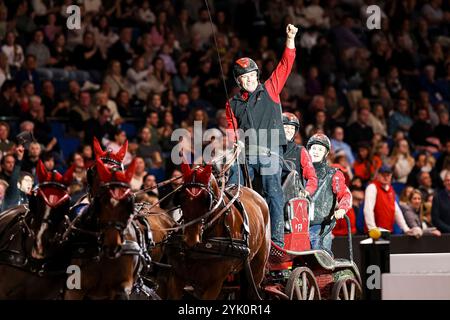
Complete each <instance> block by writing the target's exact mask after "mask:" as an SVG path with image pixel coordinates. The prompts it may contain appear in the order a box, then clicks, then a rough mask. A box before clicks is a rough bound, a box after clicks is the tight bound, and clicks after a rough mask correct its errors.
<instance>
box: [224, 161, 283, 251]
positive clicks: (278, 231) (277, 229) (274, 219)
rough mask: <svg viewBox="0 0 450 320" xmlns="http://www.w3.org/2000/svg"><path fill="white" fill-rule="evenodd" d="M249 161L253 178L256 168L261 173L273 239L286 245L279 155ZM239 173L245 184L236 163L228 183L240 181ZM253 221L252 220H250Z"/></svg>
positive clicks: (276, 242) (251, 177)
mask: <svg viewBox="0 0 450 320" xmlns="http://www.w3.org/2000/svg"><path fill="white" fill-rule="evenodd" d="M249 160H251V161H247V163H248V173H249V176H250V179H251V180H253V178H254V176H255V170H256V171H257V172H259V173H260V174H261V180H262V189H263V190H262V196H263V197H264V198H265V200H266V202H267V205H268V206H269V212H270V229H271V233H272V241H273V242H275V244H277V245H278V246H280V247H283V246H284V214H283V206H284V198H283V191H282V189H281V165H280V160H279V158H278V155H272V156H271V157H269V156H259V157H258V158H256V157H253V158H251V159H249ZM238 174H239V175H240V184H241V185H243V184H244V178H243V175H242V172H241V170H240V167H239V166H238V165H237V164H236V163H235V164H234V165H233V166H232V167H231V168H230V177H229V179H228V184H237V183H238ZM250 223H251V222H250Z"/></svg>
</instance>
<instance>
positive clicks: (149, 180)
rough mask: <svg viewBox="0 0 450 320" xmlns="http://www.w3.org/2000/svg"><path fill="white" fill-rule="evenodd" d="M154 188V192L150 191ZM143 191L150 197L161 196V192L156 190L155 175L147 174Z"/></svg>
mask: <svg viewBox="0 0 450 320" xmlns="http://www.w3.org/2000/svg"><path fill="white" fill-rule="evenodd" d="M152 187H155V188H153V189H152V190H148V188H152ZM141 189H145V190H147V191H146V193H147V194H149V195H154V196H156V197H158V196H159V190H158V188H156V177H155V176H154V175H153V174H150V173H147V174H146V175H145V176H144V179H143V183H142V187H141Z"/></svg>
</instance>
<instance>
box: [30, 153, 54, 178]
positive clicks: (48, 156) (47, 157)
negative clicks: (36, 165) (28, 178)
mask: <svg viewBox="0 0 450 320" xmlns="http://www.w3.org/2000/svg"><path fill="white" fill-rule="evenodd" d="M40 159H41V160H42V163H44V166H45V169H47V171H48V172H52V171H53V170H56V168H55V157H54V156H53V154H52V153H51V152H43V153H42V154H41V156H40ZM35 171H36V170H35ZM33 176H34V177H36V172H35V173H34V174H33Z"/></svg>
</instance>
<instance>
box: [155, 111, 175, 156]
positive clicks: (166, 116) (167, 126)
mask: <svg viewBox="0 0 450 320" xmlns="http://www.w3.org/2000/svg"><path fill="white" fill-rule="evenodd" d="M175 129H176V127H175V123H174V121H173V115H172V112H170V111H166V112H164V113H163V114H162V125H161V126H160V127H159V128H158V137H159V139H160V142H159V144H160V146H161V149H162V151H163V152H171V151H172V148H173V147H174V146H175V145H176V143H175V142H174V141H171V139H170V137H171V136H172V132H173V130H175Z"/></svg>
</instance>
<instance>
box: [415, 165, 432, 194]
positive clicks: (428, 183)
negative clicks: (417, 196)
mask: <svg viewBox="0 0 450 320" xmlns="http://www.w3.org/2000/svg"><path fill="white" fill-rule="evenodd" d="M418 189H419V190H420V191H421V192H422V195H423V198H424V199H427V198H428V196H430V195H433V194H434V189H433V180H432V179H431V176H430V173H429V172H425V171H422V172H420V174H419V188H418Z"/></svg>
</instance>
